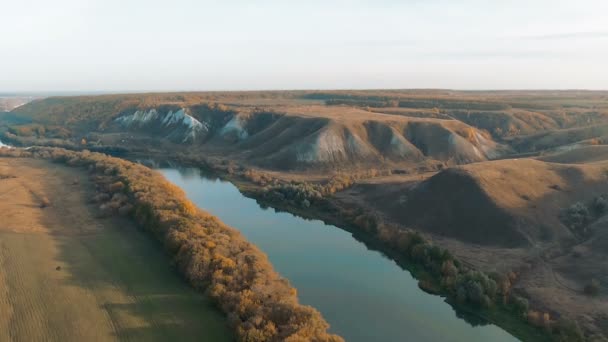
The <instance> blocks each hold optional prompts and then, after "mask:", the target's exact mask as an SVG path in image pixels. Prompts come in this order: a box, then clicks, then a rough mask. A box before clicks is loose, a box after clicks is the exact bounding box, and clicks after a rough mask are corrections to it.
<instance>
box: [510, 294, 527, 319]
mask: <svg viewBox="0 0 608 342" xmlns="http://www.w3.org/2000/svg"><path fill="white" fill-rule="evenodd" d="M511 306H512V307H513V310H514V311H515V312H516V313H517V314H519V315H522V316H523V315H524V314H526V313H527V312H528V310H529V308H530V304H529V303H528V300H527V299H526V298H524V297H520V296H512V297H511Z"/></svg>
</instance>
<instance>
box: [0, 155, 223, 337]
mask: <svg viewBox="0 0 608 342" xmlns="http://www.w3.org/2000/svg"><path fill="white" fill-rule="evenodd" d="M0 175H2V177H0V178H1V179H0V212H1V213H2V221H1V223H0V307H1V310H0V340H3V341H9V340H12V341H43V340H44V341H113V340H121V341H144V340H145V341H168V340H179V341H184V340H200V339H201V338H204V339H208V340H213V341H230V340H232V334H231V331H230V330H229V329H228V327H227V324H226V320H225V318H224V317H223V315H222V314H221V312H219V310H217V309H216V308H215V306H214V305H213V304H212V303H211V302H210V300H209V299H207V298H206V297H205V296H203V295H201V294H199V293H197V292H196V291H194V290H193V289H191V288H190V287H189V286H188V285H187V284H186V283H185V282H184V281H183V280H182V279H181V278H180V277H179V276H178V275H177V274H176V273H175V272H174V271H173V269H172V268H171V266H170V264H169V262H168V260H167V259H166V257H165V256H164V254H163V252H162V249H160V248H159V246H158V243H157V242H155V241H153V240H152V239H150V238H149V237H148V236H146V235H145V234H143V233H142V232H140V231H138V230H137V229H136V228H135V227H134V226H133V224H132V223H130V222H129V221H127V220H124V219H120V218H103V219H100V218H99V217H98V216H99V214H98V212H96V208H95V207H94V206H93V205H92V204H88V203H89V202H90V201H89V199H90V197H91V194H92V193H93V192H94V187H93V186H92V184H90V183H89V180H88V177H86V174H85V173H84V172H82V171H80V170H75V169H71V168H67V167H63V166H59V165H56V164H51V163H49V162H45V161H35V160H28V159H13V158H10V159H7V158H0ZM46 201H48V203H50V206H48V207H45V208H41V204H43V202H46Z"/></svg>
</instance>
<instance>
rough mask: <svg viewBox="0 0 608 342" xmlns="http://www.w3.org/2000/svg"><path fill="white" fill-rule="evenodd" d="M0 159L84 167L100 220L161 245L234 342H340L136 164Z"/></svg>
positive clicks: (247, 250)
mask: <svg viewBox="0 0 608 342" xmlns="http://www.w3.org/2000/svg"><path fill="white" fill-rule="evenodd" d="M0 156H3V157H21V158H40V159H47V160H52V161H54V162H58V163H63V164H66V165H69V166H74V167H82V168H88V170H89V172H90V174H91V177H92V179H93V181H94V183H95V184H96V186H97V189H98V194H97V195H96V196H95V198H94V199H93V200H94V201H97V202H98V203H99V204H100V207H99V209H100V211H101V212H102V214H105V215H124V216H129V217H131V218H132V219H134V220H135V221H136V222H137V223H138V224H139V225H140V226H141V227H142V228H143V229H145V230H146V231H148V232H150V233H151V234H152V235H154V237H155V238H156V239H158V240H159V241H160V242H162V244H163V246H164V247H165V249H166V252H167V254H168V255H169V256H170V257H171V258H172V260H173V262H174V264H175V266H176V268H177V269H178V270H179V271H180V273H181V274H182V275H183V276H184V277H185V278H186V279H187V280H188V282H189V283H190V284H191V285H192V286H193V287H194V288H196V289H197V290H200V291H204V292H205V293H207V294H208V295H209V296H210V297H211V298H212V299H214V300H215V301H216V303H217V305H218V306H219V307H220V308H221V309H222V311H224V312H225V314H226V315H227V316H228V320H229V322H230V324H231V325H232V326H233V327H234V329H235V330H236V336H237V338H238V340H240V341H252V342H253V341H292V342H294V341H342V340H343V339H342V338H340V337H339V336H336V335H332V334H329V333H328V332H327V329H328V328H329V325H328V323H327V322H326V321H325V320H324V319H323V317H322V316H321V314H320V313H319V312H318V311H316V310H315V309H314V308H312V307H309V306H304V305H301V304H299V302H298V299H297V292H296V289H294V288H293V287H291V286H290V285H289V283H288V281H287V280H285V279H284V278H281V277H280V276H279V274H278V273H276V272H275V271H274V270H273V268H272V265H271V264H270V263H269V261H268V259H267V257H266V255H265V254H263V253H262V252H261V251H260V250H259V249H258V248H257V247H256V246H254V245H252V244H251V243H249V242H247V241H246V240H245V239H244V238H243V236H242V235H241V234H240V233H239V232H238V231H236V230H234V229H232V228H230V227H227V226H226V225H224V224H223V223H222V222H220V221H219V220H218V219H217V218H215V217H214V216H211V215H209V214H207V213H206V212H204V211H202V210H200V209H198V208H196V206H195V205H194V204H193V203H191V202H190V201H188V200H187V199H186V197H185V195H184V193H183V191H182V190H181V189H179V188H177V187H176V186H174V185H172V184H170V183H169V182H167V181H166V180H165V179H164V178H163V177H162V176H161V175H159V174H158V173H156V172H154V171H152V170H150V169H148V168H146V167H144V166H142V165H139V164H135V163H131V162H128V161H125V160H122V159H118V158H113V157H109V156H107V155H104V154H100V153H92V152H89V151H83V152H73V151H68V150H64V149H57V148H42V147H36V148H30V149H27V150H22V149H7V148H1V149H0Z"/></svg>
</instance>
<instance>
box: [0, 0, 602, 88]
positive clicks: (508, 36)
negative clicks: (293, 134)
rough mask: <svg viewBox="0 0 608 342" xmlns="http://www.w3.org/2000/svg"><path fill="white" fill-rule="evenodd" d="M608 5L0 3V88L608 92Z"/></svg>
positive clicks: (589, 0)
mask: <svg viewBox="0 0 608 342" xmlns="http://www.w3.org/2000/svg"><path fill="white" fill-rule="evenodd" d="M607 18H608V1H607V0H576V1H575V0H571V1H562V0H527V1H523V0H509V1H508V0H460V1H458V0H426V1H424V0H401V1H397V0H374V1H372V0H369V1H368V0H351V1H341V0H336V1H331V0H325V1H321V0H319V1H317V0H307V1H296V0H260V1H255V0H234V1H230V0H224V1H219V0H218V1H201V0H172V1H156V0H88V1H84V0H53V1H48V0H0V25H1V28H2V30H1V31H0V92H2V91H5V92H6V91H41V90H53V91H59V90H70V91H72V90H80V91H89V90H106V91H129V90H131V91H135V90H233V89H286V88H287V89H302V88H315V89H319V88H458V89H488V88H491V89H512V88H520V89H521V88H528V89H531V88H553V89H555V88H585V89H608V20H607Z"/></svg>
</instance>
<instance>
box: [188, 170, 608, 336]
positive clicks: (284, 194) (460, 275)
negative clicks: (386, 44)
mask: <svg viewBox="0 0 608 342" xmlns="http://www.w3.org/2000/svg"><path fill="white" fill-rule="evenodd" d="M199 162H200V160H199ZM199 164H202V165H204V166H205V168H206V169H211V170H215V171H216V172H217V173H219V174H227V175H229V178H233V179H235V178H236V179H239V178H240V179H244V180H246V181H247V182H251V183H253V184H255V185H256V186H257V187H256V188H255V189H254V190H251V189H249V188H248V190H247V191H246V192H247V193H248V195H250V196H252V197H255V198H257V199H258V200H260V201H261V202H262V203H263V204H265V205H266V204H270V205H273V206H279V207H281V208H283V209H286V210H288V211H292V212H293V211H295V212H301V211H302V210H306V209H313V210H318V211H319V212H321V213H324V214H326V215H323V216H325V217H329V218H330V220H331V218H338V219H339V221H341V222H343V223H345V224H347V225H348V226H351V227H355V229H356V230H357V231H360V232H363V233H364V234H366V235H367V236H368V237H369V238H371V239H372V240H374V241H377V242H379V245H380V246H382V248H383V250H384V251H385V252H386V253H387V254H388V255H390V256H391V257H393V258H395V259H396V260H397V261H399V260H407V262H408V263H410V264H413V265H416V266H418V267H422V269H423V270H424V271H423V276H422V277H421V279H420V281H419V286H420V288H422V289H423V290H425V291H427V292H430V293H433V294H439V295H444V296H446V297H448V299H449V300H450V301H451V302H453V303H455V304H456V305H457V306H460V307H463V308H465V309H472V310H473V311H474V312H480V313H482V315H484V316H485V315H486V314H487V316H490V317H491V316H501V317H504V315H505V314H506V315H510V316H512V317H515V318H516V320H518V321H519V322H521V323H523V324H529V325H530V326H532V327H534V328H536V329H538V331H539V333H541V335H543V336H544V337H540V339H545V338H546V339H550V340H554V341H564V342H565V341H585V337H584V334H583V332H582V329H581V328H580V326H579V325H578V323H577V322H575V321H570V320H567V319H564V318H557V317H555V315H551V314H550V313H549V312H543V311H542V310H541V309H536V308H534V307H532V306H531V305H530V301H529V299H528V298H526V297H525V295H524V294H521V293H515V292H514V291H512V285H513V284H514V283H515V282H516V281H517V277H518V272H516V271H511V272H508V273H507V274H500V273H497V272H490V273H486V272H482V271H479V270H475V269H474V268H472V267H470V266H469V265H467V264H465V263H462V262H461V261H459V260H458V259H456V258H455V257H454V256H453V255H452V254H451V253H450V252H449V251H448V250H445V249H442V248H440V247H439V246H437V245H434V244H433V243H432V242H431V241H429V240H427V239H425V238H424V237H423V236H422V235H421V234H419V233H418V232H416V231H412V230H406V229H403V228H401V227H398V226H396V225H394V224H391V223H387V222H385V221H384V220H383V219H382V218H381V217H379V216H378V215H374V214H369V213H366V212H365V211H364V210H361V209H353V208H345V207H342V206H340V205H336V203H335V202H333V201H331V200H330V198H329V197H330V196H331V195H332V194H334V193H336V192H339V191H341V190H344V189H346V188H348V187H349V186H351V185H352V184H354V182H355V181H356V180H358V179H364V178H370V177H376V176H380V175H385V172H384V173H383V172H380V171H376V170H369V171H367V172H363V173H359V174H351V175H344V174H337V175H335V176H333V177H331V178H329V179H328V180H327V181H325V182H319V183H310V182H298V181H283V180H279V179H277V178H274V177H272V176H271V175H269V174H267V173H264V172H260V171H256V170H252V169H245V168H239V167H237V166H235V165H221V164H219V165H218V164H214V163H213V162H212V161H209V160H204V161H203V162H202V163H199ZM603 199H604V198H603V197H598V198H597V199H596V200H594V202H593V204H592V206H593V208H596V210H603V209H598V208H600V207H601V208H603V206H602V205H603V203H604V202H603ZM580 207H584V205H583V204H576V205H574V206H573V207H572V208H568V210H566V211H565V214H564V215H565V216H564V220H568V221H575V222H578V221H580V220H585V222H587V221H589V220H591V218H589V217H586V216H585V217H584V218H581V217H580V216H581V215H582V216H584V215H585V213H588V212H587V209H584V210H583V209H580ZM585 208H586V207H585ZM581 211H582V212H583V213H581ZM597 288H598V285H597V281H596V280H593V281H592V282H591V283H590V284H589V285H588V286H587V287H586V289H585V292H587V293H588V294H589V295H594V294H596V293H597ZM539 336H540V335H539Z"/></svg>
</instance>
